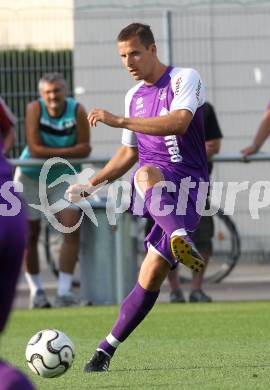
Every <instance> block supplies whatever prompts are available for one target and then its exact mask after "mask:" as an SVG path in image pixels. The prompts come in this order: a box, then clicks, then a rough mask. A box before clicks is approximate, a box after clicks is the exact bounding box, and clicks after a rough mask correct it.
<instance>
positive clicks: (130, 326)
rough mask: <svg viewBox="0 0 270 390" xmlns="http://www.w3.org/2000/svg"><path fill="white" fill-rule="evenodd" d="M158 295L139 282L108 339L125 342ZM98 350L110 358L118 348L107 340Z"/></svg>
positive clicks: (124, 302)
mask: <svg viewBox="0 0 270 390" xmlns="http://www.w3.org/2000/svg"><path fill="white" fill-rule="evenodd" d="M158 295H159V291H148V290H145V289H144V288H142V287H141V286H140V285H139V283H138V282H137V283H136V285H135V287H134V289H133V290H132V291H131V292H130V293H129V295H128V296H127V297H126V298H125V300H124V301H123V303H122V305H121V309H120V313H119V316H118V319H117V321H116V323H115V324H114V326H113V328H112V332H111V335H109V336H108V338H110V337H113V338H115V339H116V340H118V341H119V342H123V341H124V340H125V339H126V338H127V337H128V336H129V335H130V333H131V332H132V331H133V330H134V329H135V328H136V327H137V326H138V325H139V324H140V323H141V322H142V320H143V319H144V317H145V316H146V315H147V314H148V313H149V311H150V310H151V309H152V307H153V306H154V304H155V302H156V300H157V297H158ZM109 341H110V340H109ZM98 348H99V349H102V350H103V351H105V352H107V353H108V354H109V355H110V356H113V354H114V352H115V350H116V346H112V345H111V344H110V343H109V342H108V341H107V339H105V340H103V341H101V343H100V344H99V347H98Z"/></svg>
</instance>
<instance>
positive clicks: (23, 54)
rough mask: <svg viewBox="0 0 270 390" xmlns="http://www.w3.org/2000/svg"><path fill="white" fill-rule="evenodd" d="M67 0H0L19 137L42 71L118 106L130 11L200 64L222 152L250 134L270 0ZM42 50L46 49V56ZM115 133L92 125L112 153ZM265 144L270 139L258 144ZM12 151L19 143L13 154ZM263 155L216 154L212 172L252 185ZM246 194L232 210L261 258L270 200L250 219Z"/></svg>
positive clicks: (99, 145) (265, 255)
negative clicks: (233, 157)
mask: <svg viewBox="0 0 270 390" xmlns="http://www.w3.org/2000/svg"><path fill="white" fill-rule="evenodd" d="M4 3H5V4H4ZM30 3H31V7H30ZM45 3H46V4H45ZM60 3H61V4H60ZM64 3H65V0H61V2H59V1H57V0H55V1H53V0H47V1H40V2H36V1H35V0H25V1H23V2H22V1H18V2H17V1H16V2H9V3H8V2H7V1H3V0H0V27H1V28H0V52H1V53H2V54H3V57H1V55H0V58H1V59H0V61H1V63H0V83H1V84H0V93H1V95H3V97H4V98H5V99H6V100H7V103H8V104H9V105H10V106H11V108H12V109H13V110H14V112H15V113H16V114H17V115H18V116H19V134H20V136H19V137H20V138H19V142H20V143H23V142H24V138H23V137H24V136H23V120H24V111H25V105H26V103H27V102H28V101H29V100H31V99H33V98H34V97H35V96H36V93H37V80H38V77H39V75H40V72H43V71H48V70H58V71H62V72H64V73H65V72H66V73H65V75H66V77H67V78H68V79H69V81H70V87H71V89H72V91H73V92H75V96H76V97H77V99H78V100H79V101H80V102H81V103H82V104H83V105H84V106H85V108H86V109H90V108H91V107H92V106H101V107H104V108H106V109H109V110H112V111H113V112H115V113H119V114H120V113H123V111H124V107H123V101H124V95H125V93H126V91H127V89H128V88H129V87H130V86H132V85H133V84H134V82H133V81H132V80H131V79H130V78H129V76H128V74H127V73H126V72H125V71H124V70H123V69H122V67H121V62H120V59H119V57H118V53H117V49H116V46H115V37H116V36H117V33H118V32H119V31H120V29H121V28H122V27H124V26H125V25H127V24H128V23H130V22H133V21H141V22H144V23H148V24H150V25H151V26H152V29H153V31H154V34H155V36H156V40H157V45H158V54H159V57H160V58H161V60H162V61H164V62H172V63H173V64H174V65H176V66H185V67H186V66H190V67H194V68H196V69H198V70H199V72H200V73H201V75H202V77H203V79H204V81H205V84H206V92H207V99H208V100H209V101H211V102H212V103H213V104H214V106H215V108H216V111H217V115H218V119H219V121H220V124H221V128H222V130H223V135H224V139H223V142H222V149H221V152H222V153H223V154H224V153H225V154H227V153H230V152H238V151H239V150H240V149H241V148H242V147H244V146H246V145H247V144H248V143H249V142H250V140H251V139H252V137H253V134H254V133H255V131H256V129H257V127H258V125H259V122H260V120H261V117H262V114H263V111H264V109H265V107H266V105H267V103H268V99H269V88H270V73H269V69H270V51H269V50H267V47H268V46H267V44H268V42H269V41H270V24H269V14H270V1H229V0H228V1H195V0H190V1H184V0H169V1H168V0H167V1H164V0H155V1H152V0H122V1H121V0H76V1H74V2H73V1H72V0H66V4H67V6H66V7H65V6H64ZM3 4H4V5H3ZM16 4H18V6H17V8H16ZM40 4H42V5H40ZM15 8H16V9H15ZM11 50H13V51H11ZM4 51H5V53H9V54H4ZM57 51H58V52H61V53H62V54H61V56H62V57H61V56H60V57H61V58H60V57H57V56H58V54H56V53H57ZM34 52H35V53H36V54H35V56H37V57H35V58H36V59H34V55H33V53H34ZM41 52H46V53H47V54H46V56H47V57H46V58H47V59H45V57H44V58H43V60H42V61H43V63H42V61H41V57H42V56H41ZM67 52H69V53H70V54H69V55H67V54H63V53H67ZM12 53H14V54H12ZM15 53H20V55H19V54H15ZM27 53H28V54H27ZM31 53H32V54H31ZM72 53H73V54H74V56H72ZM4 56H5V57H4ZM7 56H9V57H7ZM67 57H68V58H69V59H67ZM3 58H5V59H4V60H3ZM63 58H65V60H63ZM72 58H73V59H74V61H73V62H72ZM63 61H66V62H63ZM38 68H39V70H38ZM19 69H20V71H19ZM72 71H74V82H72ZM36 72H37V73H36ZM33 74H36V76H34V78H35V79H34V78H33ZM30 75H32V78H31V77H30ZM30 80H32V81H30ZM26 95H27V96H26ZM120 136H121V132H120V131H117V130H114V131H108V128H106V127H105V126H99V128H98V131H93V132H92V143H93V150H94V153H95V154H96V155H106V156H108V155H111V154H112V153H113V152H114V151H115V149H116V148H117V147H118V145H119V142H120ZM268 147H269V141H268V142H267V143H266V144H265V149H264V150H267V148H268ZM17 152H18V147H17V149H16V151H15V154H14V156H17ZM268 164H269V162H263V161H259V162H253V163H251V164H240V163H236V162H226V163H225V162H219V163H216V164H215V167H214V172H213V180H217V181H218V180H219V181H224V182H226V183H228V182H229V181H236V182H241V181H243V180H247V181H249V183H250V186H251V185H252V184H253V183H255V182H256V181H259V180H260V181H267V180H269V173H268V172H269V170H268ZM246 195H247V194H244V192H243V194H240V195H239V197H238V200H237V209H236V213H235V215H234V219H235V220H236V223H237V226H238V227H239V230H240V233H241V236H242V239H243V245H242V247H243V252H244V253H245V254H246V257H247V258H250V259H252V260H258V259H259V260H263V261H266V260H268V259H269V253H270V240H269V237H268V231H269V226H270V210H269V207H267V208H265V209H264V210H263V212H262V213H261V215H260V220H258V221H255V220H251V218H250V213H249V210H248V208H249V205H248V197H247V196H246Z"/></svg>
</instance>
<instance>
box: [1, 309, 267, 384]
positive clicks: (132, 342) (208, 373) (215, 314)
mask: <svg viewBox="0 0 270 390" xmlns="http://www.w3.org/2000/svg"><path fill="white" fill-rule="evenodd" d="M118 309H119V308H118V307H117V306H97V307H88V308H68V309H46V310H33V311H29V310H18V311H14V312H13V314H12V316H11V319H10V321H9V324H8V327H7V329H6V331H5V333H4V335H3V336H2V339H1V356H2V357H3V358H5V359H7V360H9V361H10V362H11V363H12V364H14V365H16V366H17V367H19V368H20V369H22V370H23V371H24V372H26V373H27V375H28V377H30V378H31V380H32V381H33V383H34V384H35V385H36V388H37V389H38V390H43V389H44V390H61V389H65V390H81V389H92V388H93V389H140V390H141V389H175V390H176V389H182V390H185V389H188V390H193V389H194V390H198V389H199V390H211V389H215V390H223V389H224V390H225V389H226V390H228V389H237V390H240V389H245V390H248V389H252V390H255V389H263V390H265V389H269V388H270V335H269V329H270V316H269V312H270V302H252V303H250V302H245V303H241V302H236V303H211V304H182V305H180V304H175V305H172V304H159V305H156V306H155V307H154V309H153V311H152V312H151V314H150V315H149V316H148V318H147V319H146V320H145V321H144V322H143V323H142V324H141V326H140V327H139V328H138V329H136V331H135V332H134V333H133V334H132V335H131V336H130V337H129V339H128V340H127V341H126V342H125V343H124V344H123V345H121V346H120V347H119V351H118V352H117V353H116V355H115V357H114V359H113V360H112V362H111V366H110V371H109V372H108V373H95V374H85V373H83V372H82V368H83V366H84V364H85V362H86V360H87V359H88V358H89V356H90V355H91V354H92V353H93V351H94V350H95V347H96V346H97V343H98V341H99V340H100V339H101V338H103V337H104V336H105V335H106V334H107V333H108V331H109V330H110V328H111V325H112V324H113V322H114V320H115V318H116V316H117V313H118ZM46 328H56V329H59V330H62V331H63V332H65V333H66V334H67V335H68V336H69V337H70V338H71V339H72V340H73V342H74V343H75V346H76V356H75V361H74V364H73V366H72V368H71V369H70V370H69V371H68V372H67V373H66V374H65V375H63V376H62V377H60V378H55V379H43V378H40V377H38V376H37V375H35V374H32V373H31V372H30V371H29V369H28V367H27V365H26V362H25V357H24V350H25V346H26V343H27V341H28V339H30V337H31V336H32V335H33V334H34V333H36V332H37V331H38V330H41V329H46Z"/></svg>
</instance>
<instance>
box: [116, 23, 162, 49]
mask: <svg viewBox="0 0 270 390" xmlns="http://www.w3.org/2000/svg"><path fill="white" fill-rule="evenodd" d="M136 36H138V37H139V38H140V41H141V43H142V44H143V45H144V46H145V47H146V48H147V49H148V47H149V46H150V45H151V44H152V43H155V38H154V35H153V33H152V31H151V28H150V26H148V25H147V24H142V23H131V24H129V25H128V26H127V27H125V28H123V30H121V31H120V33H119V34H118V37H117V41H118V42H123V41H127V40H128V39H130V38H133V37H136Z"/></svg>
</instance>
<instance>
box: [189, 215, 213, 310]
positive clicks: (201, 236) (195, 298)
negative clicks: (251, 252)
mask: <svg viewBox="0 0 270 390" xmlns="http://www.w3.org/2000/svg"><path fill="white" fill-rule="evenodd" d="M213 236H214V221H213V217H210V216H203V217H202V218H201V220H200V223H199V226H198V228H197V230H196V231H195V232H194V233H193V235H192V239H193V242H194V244H195V245H196V247H197V249H198V250H199V251H200V253H201V254H202V256H203V257H204V259H205V268H204V269H203V270H202V271H200V272H198V273H195V272H194V273H193V275H192V283H191V292H190V296H189V300H190V302H211V301H212V298H211V297H210V296H209V295H207V294H206V293H205V292H204V291H203V281H204V273H205V270H206V268H207V265H208V262H209V259H210V257H211V256H212V254H213V248H212V238H213Z"/></svg>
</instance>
